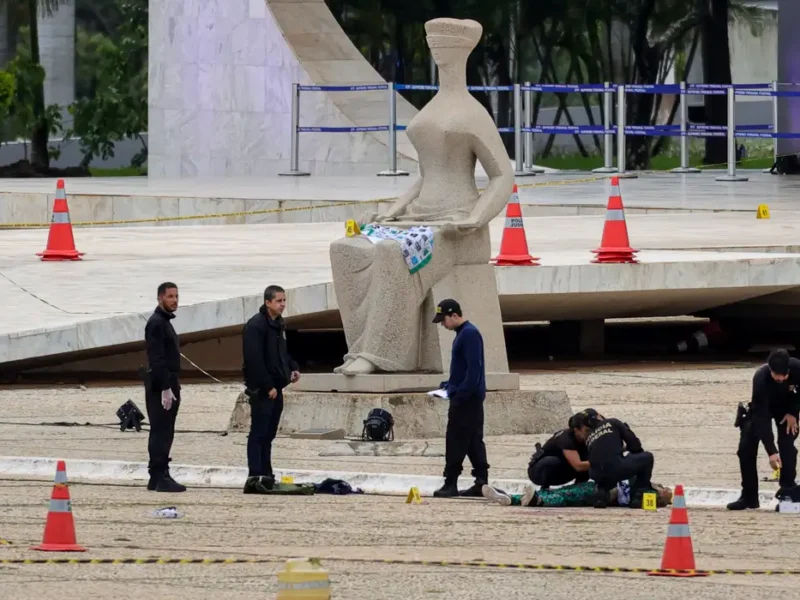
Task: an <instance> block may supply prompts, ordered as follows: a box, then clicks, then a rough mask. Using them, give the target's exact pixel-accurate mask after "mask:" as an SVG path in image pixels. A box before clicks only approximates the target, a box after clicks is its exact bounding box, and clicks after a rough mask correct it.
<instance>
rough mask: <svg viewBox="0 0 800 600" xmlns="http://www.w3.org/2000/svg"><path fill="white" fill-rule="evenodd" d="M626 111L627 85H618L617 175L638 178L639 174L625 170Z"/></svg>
mask: <svg viewBox="0 0 800 600" xmlns="http://www.w3.org/2000/svg"><path fill="white" fill-rule="evenodd" d="M625 113H626V103H625V86H624V85H620V86H619V87H617V173H618V175H617V177H620V178H625V179H636V178H637V177H639V176H638V175H636V174H635V173H627V172H626V171H625V155H626V154H627V153H626V152H625V119H626V116H625Z"/></svg>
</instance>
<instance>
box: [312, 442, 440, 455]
mask: <svg viewBox="0 0 800 600" xmlns="http://www.w3.org/2000/svg"><path fill="white" fill-rule="evenodd" d="M319 455H320V456H429V457H430V456H433V457H442V456H444V454H443V453H442V452H436V451H432V450H429V449H428V442H423V441H421V440H416V441H413V442H338V443H336V444H334V445H332V446H331V447H330V448H327V449H326V450H323V451H322V452H320V453H319Z"/></svg>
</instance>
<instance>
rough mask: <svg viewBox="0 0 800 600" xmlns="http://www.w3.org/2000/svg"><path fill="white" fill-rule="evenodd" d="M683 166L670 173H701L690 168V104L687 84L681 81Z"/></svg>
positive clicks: (671, 170)
mask: <svg viewBox="0 0 800 600" xmlns="http://www.w3.org/2000/svg"><path fill="white" fill-rule="evenodd" d="M679 101H680V103H681V166H680V167H678V168H677V169H670V173H700V169H697V168H695V167H690V166H689V103H688V101H687V95H686V82H685V81H681V95H680V97H679Z"/></svg>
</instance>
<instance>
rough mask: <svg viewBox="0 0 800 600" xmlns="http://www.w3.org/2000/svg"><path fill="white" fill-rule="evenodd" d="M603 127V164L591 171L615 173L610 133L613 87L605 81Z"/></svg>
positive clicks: (612, 135)
mask: <svg viewBox="0 0 800 600" xmlns="http://www.w3.org/2000/svg"><path fill="white" fill-rule="evenodd" d="M603 87H604V88H605V89H604V90H603V128H604V129H605V130H606V131H605V133H604V134H603V166H602V167H600V168H599V169H593V170H592V172H593V173H616V172H617V168H616V167H615V166H614V134H613V133H611V126H612V125H613V123H612V114H613V112H614V108H613V105H614V96H613V95H612V94H613V93H614V89H613V88H612V87H611V83H609V82H608V81H606V82H605V83H604V84H603Z"/></svg>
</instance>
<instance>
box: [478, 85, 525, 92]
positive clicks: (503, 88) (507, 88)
mask: <svg viewBox="0 0 800 600" xmlns="http://www.w3.org/2000/svg"><path fill="white" fill-rule="evenodd" d="M467 89H468V90H469V91H470V92H513V91H514V86H513V85H469V86H467Z"/></svg>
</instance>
